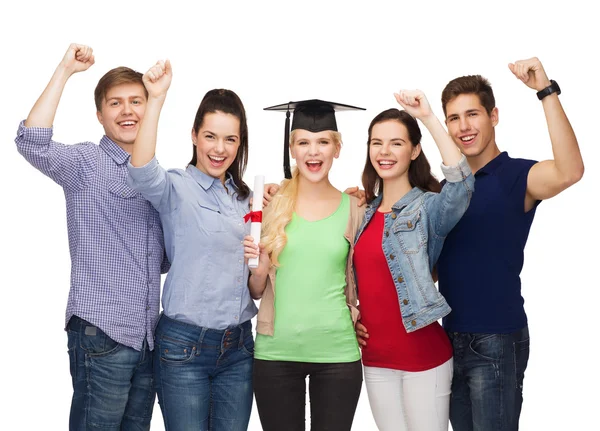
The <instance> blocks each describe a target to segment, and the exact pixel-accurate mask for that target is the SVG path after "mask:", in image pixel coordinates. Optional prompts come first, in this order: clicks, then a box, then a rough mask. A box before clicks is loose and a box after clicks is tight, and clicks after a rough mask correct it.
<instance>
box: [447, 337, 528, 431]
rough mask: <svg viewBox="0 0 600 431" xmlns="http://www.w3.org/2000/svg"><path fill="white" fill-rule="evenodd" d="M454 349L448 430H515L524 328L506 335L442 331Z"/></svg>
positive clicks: (525, 348)
mask: <svg viewBox="0 0 600 431" xmlns="http://www.w3.org/2000/svg"><path fill="white" fill-rule="evenodd" d="M448 336H449V337H450V341H451V342H452V347H453V349H454V377H453V379H452V396H451V398H450V422H451V423H452V429H453V430H454V431H513V430H518V429H519V416H520V414H521V405H522V404H523V379H524V378H525V369H526V368H527V361H528V359H529V330H528V328H527V327H525V328H523V329H521V330H520V331H516V332H513V333H511V334H473V333H464V332H448Z"/></svg>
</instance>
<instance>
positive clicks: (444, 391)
mask: <svg viewBox="0 0 600 431" xmlns="http://www.w3.org/2000/svg"><path fill="white" fill-rule="evenodd" d="M364 369H365V384H366V386H367V394H368V395H369V404H370V405H371V412H372V413H373V417H374V418H375V423H376V424H377V427H378V428H379V430H380V431H448V412H449V408H450V387H451V384H452V370H453V361H452V358H450V359H449V360H448V361H446V362H444V363H443V364H442V365H440V366H438V367H435V368H432V369H431V370H427V371H418V372H409V371H400V370H393V369H390V368H377V367H367V366H365V367H364Z"/></svg>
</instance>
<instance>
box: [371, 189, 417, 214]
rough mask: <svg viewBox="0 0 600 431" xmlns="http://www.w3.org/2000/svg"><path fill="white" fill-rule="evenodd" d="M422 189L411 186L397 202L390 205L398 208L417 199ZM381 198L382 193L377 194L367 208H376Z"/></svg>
mask: <svg viewBox="0 0 600 431" xmlns="http://www.w3.org/2000/svg"><path fill="white" fill-rule="evenodd" d="M423 193H424V192H423V190H421V189H420V188H418V187H413V188H412V189H411V190H410V192H408V193H407V194H405V195H404V196H402V198H400V200H399V201H398V202H396V203H395V204H394V205H392V208H393V209H397V210H400V209H402V208H404V207H405V206H407V205H408V204H409V203H411V202H412V201H414V200H415V199H417V198H418V197H419V196H421V195H422V194H423ZM382 199H383V194H381V195H379V196H377V197H376V198H375V199H373V201H372V202H371V203H370V204H369V205H368V207H369V208H377V207H379V204H381V200H382Z"/></svg>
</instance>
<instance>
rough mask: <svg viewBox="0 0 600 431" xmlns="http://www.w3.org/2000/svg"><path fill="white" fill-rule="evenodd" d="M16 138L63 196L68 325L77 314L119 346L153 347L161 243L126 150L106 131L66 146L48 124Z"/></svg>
mask: <svg viewBox="0 0 600 431" xmlns="http://www.w3.org/2000/svg"><path fill="white" fill-rule="evenodd" d="M15 142H16V144H17V149H18V150H19V152H20V153H21V154H22V155H23V156H24V157H25V158H26V159H27V161H28V162H29V163H31V164H32V165H33V166H34V167H36V168H37V169H38V170H40V171H41V172H42V173H43V174H45V175H47V176H49V177H50V178H52V179H53V180H54V181H55V182H56V183H58V184H59V185H60V186H62V188H63V190H64V193H65V199H66V204H67V230H68V235H69V251H70V254H71V289H70V291H69V299H68V303H67V313H66V323H68V321H69V319H70V318H71V316H73V315H77V316H79V317H80V318H82V319H85V320H87V321H88V322H90V323H92V324H93V325H96V326H97V327H99V328H100V329H101V330H102V331H104V332H105V333H106V334H107V335H108V336H109V337H110V338H112V339H113V340H115V341H117V342H118V343H121V344H124V345H126V346H129V347H133V348H134V349H137V350H141V348H142V345H143V342H144V339H147V341H148V345H149V347H150V349H152V348H153V347H154V343H153V329H154V326H155V325H156V321H157V319H158V312H159V295H160V274H161V264H165V263H164V262H163V257H164V242H163V234H162V228H161V224H160V219H159V217H158V213H157V212H156V210H155V209H154V208H152V205H150V203H149V202H148V201H146V200H145V199H144V198H143V197H142V196H141V195H140V194H139V193H137V192H136V191H134V190H132V189H131V188H130V187H129V186H127V177H128V174H127V166H126V164H127V160H128V158H129V154H127V152H125V151H124V150H123V149H122V148H121V147H119V146H118V145H117V144H115V143H114V142H113V141H111V140H110V139H109V138H107V137H106V136H104V137H103V138H102V139H101V140H100V145H96V144H94V143H92V142H84V143H81V144H77V145H63V144H60V143H57V142H54V141H53V140H52V129H51V128H38V127H30V128H28V127H25V125H24V122H22V123H21V124H20V126H19V130H18V132H17V137H16V139H15ZM164 269H166V267H165V268H164ZM65 326H66V325H65Z"/></svg>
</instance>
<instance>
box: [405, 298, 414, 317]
mask: <svg viewBox="0 0 600 431" xmlns="http://www.w3.org/2000/svg"><path fill="white" fill-rule="evenodd" d="M402 303H403V304H404V305H406V304H408V299H405V300H404V301H402ZM413 322H414V320H413Z"/></svg>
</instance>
